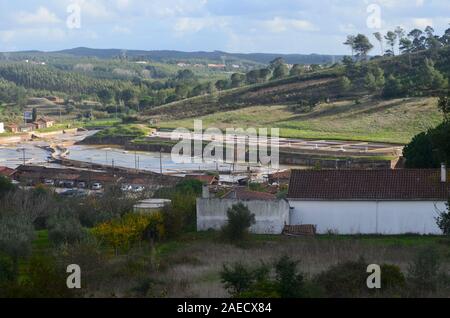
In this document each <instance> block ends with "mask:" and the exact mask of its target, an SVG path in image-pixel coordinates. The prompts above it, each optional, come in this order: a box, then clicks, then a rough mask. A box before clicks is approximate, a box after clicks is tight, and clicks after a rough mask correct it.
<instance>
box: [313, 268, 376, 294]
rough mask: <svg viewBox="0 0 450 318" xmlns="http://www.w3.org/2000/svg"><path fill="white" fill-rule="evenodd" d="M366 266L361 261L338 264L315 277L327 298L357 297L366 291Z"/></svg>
mask: <svg viewBox="0 0 450 318" xmlns="http://www.w3.org/2000/svg"><path fill="white" fill-rule="evenodd" d="M366 270H367V264H366V262H365V261H364V260H363V259H360V260H358V261H349V262H345V263H340V264H338V265H335V266H333V267H331V268H330V269H328V270H327V271H324V272H322V273H320V274H319V275H317V276H316V278H315V279H314V281H315V283H316V284H318V285H319V286H320V287H321V288H323V290H324V292H325V294H326V296H327V297H332V298H342V297H358V296H361V295H363V294H365V293H366V292H367V291H368V289H367V284H366V282H367V273H366Z"/></svg>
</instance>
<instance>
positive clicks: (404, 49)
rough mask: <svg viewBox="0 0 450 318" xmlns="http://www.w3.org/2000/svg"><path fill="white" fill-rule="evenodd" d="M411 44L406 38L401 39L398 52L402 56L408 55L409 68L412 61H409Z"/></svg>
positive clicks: (411, 49)
mask: <svg viewBox="0 0 450 318" xmlns="http://www.w3.org/2000/svg"><path fill="white" fill-rule="evenodd" d="M413 47H414V46H413V43H412V41H411V40H410V39H408V38H405V37H403V38H401V39H400V47H399V48H400V52H401V53H403V54H408V60H409V66H410V67H412V61H411V53H412V51H413Z"/></svg>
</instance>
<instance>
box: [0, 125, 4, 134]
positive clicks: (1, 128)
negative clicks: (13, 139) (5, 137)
mask: <svg viewBox="0 0 450 318" xmlns="http://www.w3.org/2000/svg"><path fill="white" fill-rule="evenodd" d="M4 132H5V124H3V123H0V134H3V133H4Z"/></svg>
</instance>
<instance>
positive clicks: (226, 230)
mask: <svg viewBox="0 0 450 318" xmlns="http://www.w3.org/2000/svg"><path fill="white" fill-rule="evenodd" d="M227 216H228V224H227V225H225V226H224V227H223V228H222V234H223V236H224V237H225V239H227V240H229V241H230V242H239V241H244V240H245V239H246V236H247V234H248V230H249V228H250V227H251V226H252V225H253V224H255V223H256V220H255V215H254V214H252V213H251V212H250V210H249V209H248V208H247V207H246V206H245V205H244V204H242V203H238V204H235V205H233V206H232V207H231V208H230V209H228V211H227Z"/></svg>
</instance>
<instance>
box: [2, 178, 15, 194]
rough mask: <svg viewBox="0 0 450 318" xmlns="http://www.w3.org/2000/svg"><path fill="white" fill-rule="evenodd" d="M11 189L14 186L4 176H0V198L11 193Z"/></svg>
mask: <svg viewBox="0 0 450 318" xmlns="http://www.w3.org/2000/svg"><path fill="white" fill-rule="evenodd" d="M13 189H14V185H13V184H12V183H11V181H10V180H9V179H8V178H6V177H4V176H0V197H2V196H3V195H5V194H6V193H8V192H10V191H12V190H13Z"/></svg>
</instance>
